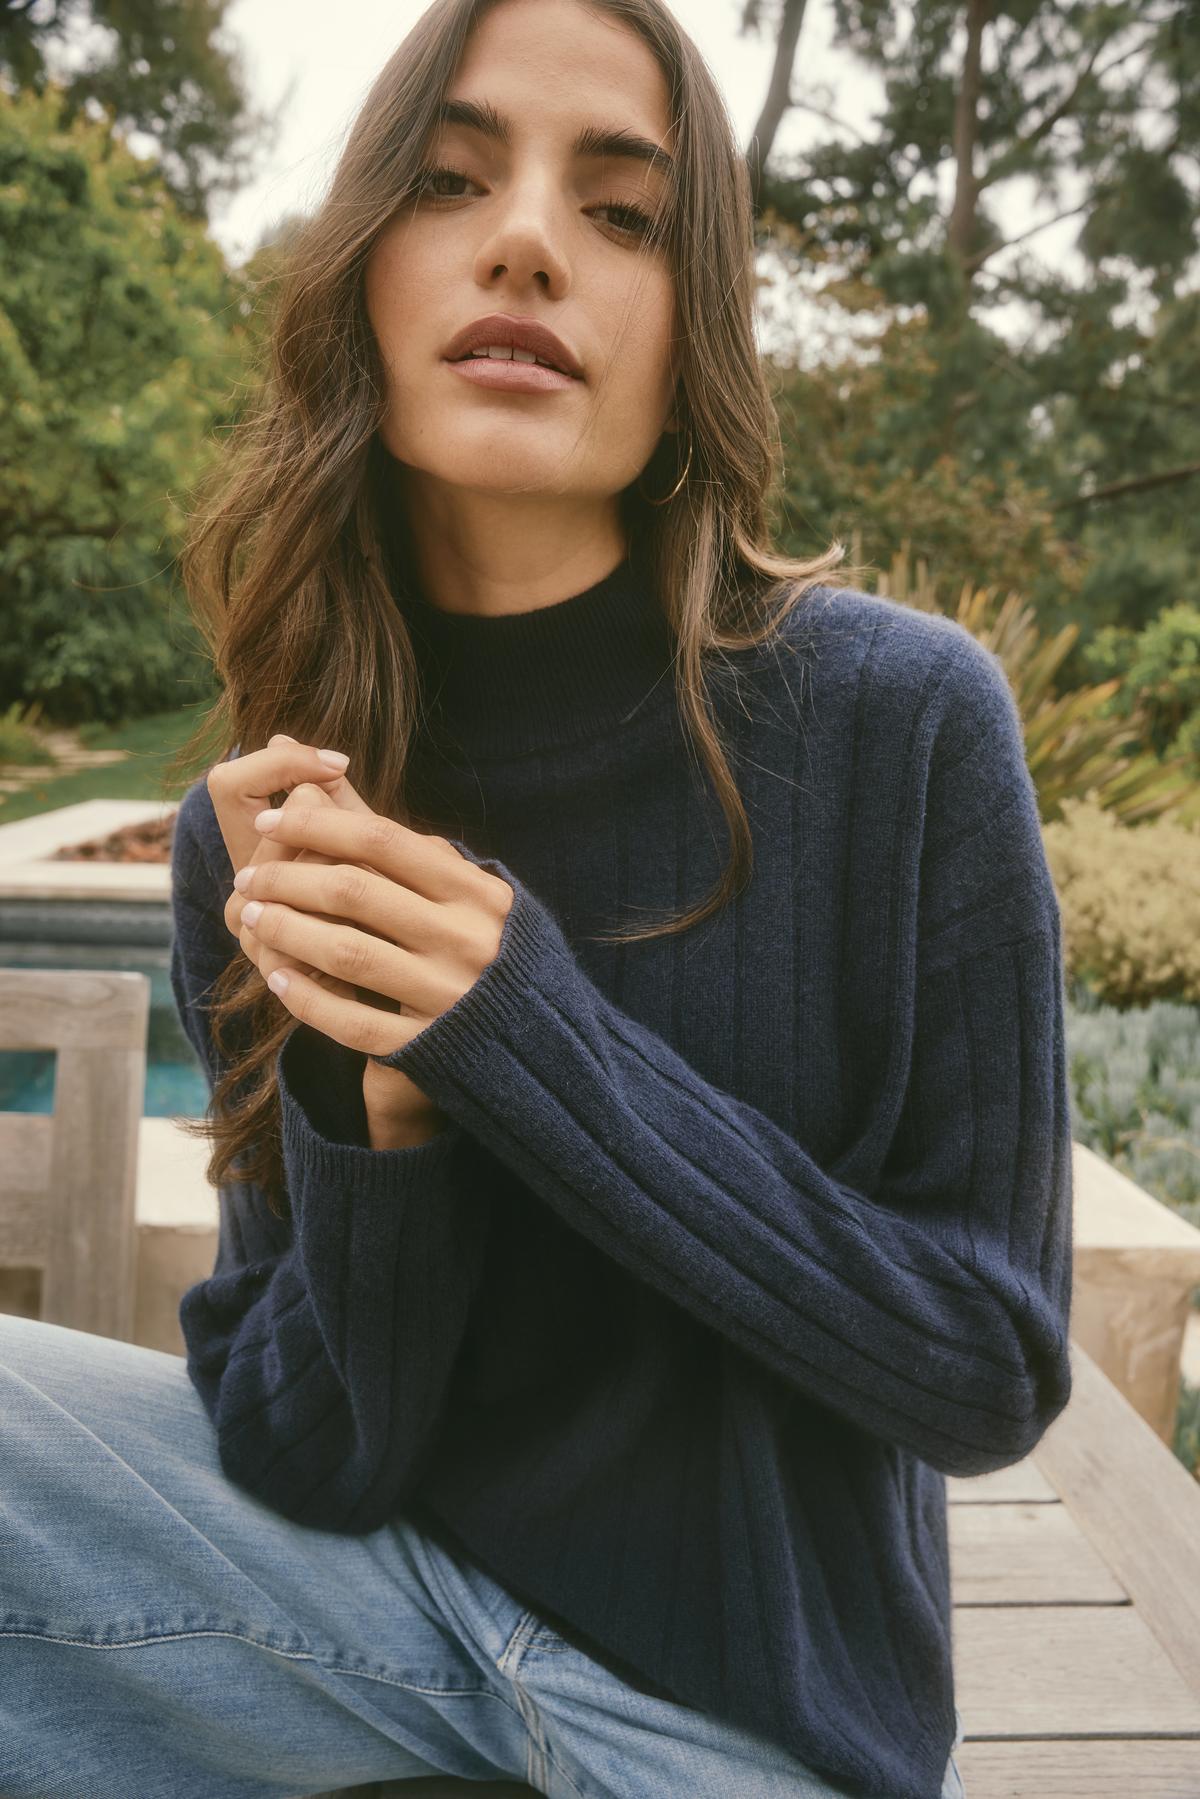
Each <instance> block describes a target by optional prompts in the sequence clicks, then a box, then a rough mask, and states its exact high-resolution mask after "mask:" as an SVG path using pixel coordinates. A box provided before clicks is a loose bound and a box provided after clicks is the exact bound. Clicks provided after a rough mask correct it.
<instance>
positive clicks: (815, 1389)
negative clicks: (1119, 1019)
mask: <svg viewBox="0 0 1200 1799" xmlns="http://www.w3.org/2000/svg"><path fill="white" fill-rule="evenodd" d="M962 637H963V638H964V639H965V638H966V633H962ZM957 641H958V640H957V639H956V643H957ZM943 694H944V703H943V708H942V713H941V716H940V722H939V726H938V732H937V739H936V742H935V745H934V748H933V751H932V753H931V755H930V757H929V763H928V786H927V793H926V806H925V809H924V816H925V836H924V838H923V847H922V858H921V878H920V885H921V891H920V901H919V929H918V930H917V932H916V933H915V942H914V944H913V946H912V959H913V962H914V964H915V966H913V967H910V969H909V978H908V983H907V985H908V991H909V993H910V994H911V995H912V996H913V997H912V1005H911V1011H912V1016H911V1019H910V1020H909V1026H908V1040H907V1054H908V1069H907V1075H906V1079H905V1081H904V1083H903V1087H902V1093H903V1101H902V1105H901V1106H900V1107H899V1110H898V1116H897V1118H896V1121H895V1129H894V1133H893V1136H892V1139H891V1144H890V1149H889V1152H888V1154H887V1156H886V1157H885V1158H884V1161H883V1164H882V1166H881V1168H880V1171H879V1177H878V1179H877V1180H875V1181H874V1182H873V1183H872V1187H871V1190H870V1191H861V1190H859V1189H858V1188H856V1187H855V1186H852V1185H849V1184H847V1183H846V1182H845V1181H843V1180H839V1179H838V1178H837V1175H836V1174H835V1173H834V1172H833V1171H832V1170H831V1169H828V1168H824V1167H821V1166H819V1165H818V1163H817V1162H816V1161H815V1160H814V1158H813V1157H812V1156H811V1155H810V1154H809V1153H808V1152H807V1151H806V1149H805V1146H804V1145H803V1144H802V1143H800V1142H797V1141H795V1140H794V1139H793V1138H792V1137H791V1136H790V1135H789V1134H788V1133H787V1132H785V1131H784V1130H782V1129H780V1128H779V1127H778V1126H777V1125H776V1124H775V1123H774V1122H773V1121H772V1120H771V1119H770V1118H768V1117H767V1116H766V1115H765V1114H764V1113H763V1112H762V1111H760V1110H758V1109H757V1108H756V1107H755V1106H753V1105H751V1104H748V1103H745V1102H744V1101H742V1100H740V1099H738V1098H736V1097H734V1096H732V1095H730V1094H729V1093H727V1092H724V1091H721V1090H719V1089H718V1088H716V1087H714V1086H713V1085H712V1084H710V1083H709V1082H708V1081H706V1080H705V1079H703V1078H702V1077H701V1076H700V1075H699V1074H698V1073H697V1071H696V1070H695V1069H694V1068H693V1067H692V1066H691V1065H690V1064H689V1063H688V1062H687V1061H686V1060H685V1059H684V1058H683V1057H682V1056H680V1055H679V1054H678V1053H677V1052H676V1051H675V1049H674V1048H673V1047H672V1046H671V1044H670V1043H668V1042H667V1041H666V1040H665V1039H664V1038H663V1037H661V1036H660V1035H658V1034H656V1033H654V1032H652V1031H651V1030H649V1029H647V1028H646V1027H645V1026H643V1025H642V1024H641V1023H640V1022H639V1021H638V1020H637V1019H635V1018H634V1017H632V1016H630V1015H629V1014H628V1013H627V1012H625V1011H623V1010H621V1009H619V1008H618V1007H617V1006H615V1005H614V1004H612V1003H611V1002H610V1001H609V1000H608V998H607V997H606V996H605V995H604V994H603V993H602V992H601V991H600V990H599V989H598V988H597V987H596V985H595V984H594V983H593V982H592V981H591V980H590V979H589V977H588V976H587V975H586V974H585V972H584V971H583V970H582V969H581V967H580V965H579V963H578V961H577V960H576V958H575V956H574V955H573V953H572V950H571V948H570V946H569V944H568V943H567V941H566V940H565V938H564V936H563V934H562V932H561V930H560V929H559V927H558V924H557V922H556V920H555V918H554V917H553V916H552V915H551V913H550V912H549V910H548V909H547V908H546V906H544V905H543V904H542V902H541V901H540V900H539V899H538V898H537V897H536V895H535V894H534V893H533V892H532V891H531V890H530V889H529V888H528V887H527V886H526V885H524V884H523V883H522V882H521V881H520V880H519V879H518V878H517V877H516V876H515V875H514V874H513V873H512V871H511V870H510V869H508V868H507V867H506V866H505V865H504V864H503V863H502V862H500V861H498V860H496V859H495V858H484V857H480V856H475V855H473V853H472V852H470V851H467V850H465V847H464V845H462V844H461V843H460V844H459V845H457V847H458V848H460V850H464V853H466V854H468V855H471V856H472V859H473V860H475V861H477V862H479V863H480V864H481V865H482V866H485V867H487V868H489V869H491V870H492V871H493V872H494V873H498V874H500V875H501V876H503V878H504V879H505V880H507V881H508V882H509V884H510V885H511V886H512V888H513V890H514V895H515V898H514V903H513V906H512V908H511V911H510V913H509V915H508V918H507V920H506V921H505V926H504V932H503V936H502V939H501V943H500V947H499V951H498V954H497V956H496V957H495V959H494V960H493V962H492V963H491V964H490V965H489V966H488V967H487V968H486V969H485V970H484V971H483V973H482V975H481V976H480V978H479V979H478V980H477V982H476V983H475V985H474V986H473V987H472V988H471V989H470V991H469V992H467V993H466V994H464V995H463V996H462V997H461V998H460V999H459V1000H458V1001H457V1002H456V1003H455V1004H454V1005H453V1006H452V1007H450V1008H449V1009H448V1010H447V1011H446V1012H445V1013H443V1014H442V1015H441V1016H440V1017H439V1018H437V1019H435V1020H434V1021H433V1022H432V1023H431V1024H430V1025H428V1026H426V1027H425V1029H424V1030H423V1031H421V1032H420V1033H419V1034H418V1035H417V1036H416V1037H415V1038H413V1039H412V1040H411V1042H409V1043H408V1044H406V1045H405V1046H404V1047H403V1048H402V1049H401V1050H398V1051H396V1052H394V1053H393V1054H392V1055H391V1056H389V1057H386V1058H382V1060H384V1061H386V1062H387V1063H388V1064H390V1065H393V1066H396V1067H398V1068H402V1069H403V1070H404V1071H405V1072H406V1073H408V1074H409V1075H410V1076H411V1077H412V1078H413V1079H414V1080H416V1081H418V1082H419V1084H420V1085H421V1086H422V1087H423V1088H424V1089H425V1091H426V1092H428V1093H429V1094H430V1096H431V1097H432V1098H433V1100H434V1101H435V1102H436V1104H438V1105H439V1106H440V1107H441V1108H442V1109H443V1110H444V1111H446V1112H447V1113H448V1114H449V1115H450V1116H451V1117H452V1118H455V1119H457V1120H459V1121H460V1122H462V1123H463V1124H464V1125H465V1126H466V1128H467V1129H468V1130H470V1131H471V1132H472V1133H473V1134H474V1135H475V1136H476V1137H478V1139H479V1140H480V1141H481V1142H482V1143H484V1144H486V1145H487V1146H488V1147H489V1148H490V1149H491V1150H492V1151H493V1152H494V1154H495V1155H496V1156H497V1157H498V1158H499V1159H500V1160H502V1161H503V1162H504V1163H506V1164H507V1165H508V1167H510V1168H511V1169H512V1170H514V1171H515V1172H516V1173H517V1174H518V1175H519V1176H520V1177H521V1178H522V1179H523V1180H524V1181H525V1182H526V1183H527V1184H528V1186H529V1187H530V1188H531V1189H533V1191H534V1192H535V1193H537V1194H538V1195H539V1196H540V1197H541V1198H542V1199H544V1200H545V1201H546V1202H547V1203H548V1204H549V1205H550V1206H552V1207H553V1208H554V1209H555V1211H556V1212H558V1213H559V1214H560V1216H561V1217H562V1218H563V1219H564V1220H565V1221H566V1222H567V1223H568V1224H569V1225H570V1226H571V1227H572V1228H573V1229H574V1230H576V1231H578V1232H579V1233H581V1234H582V1235H583V1236H585V1237H586V1238H588V1239H590V1241H591V1242H593V1243H594V1244H596V1245H597V1246H598V1247H599V1248H600V1249H601V1250H602V1251H603V1252H604V1253H605V1255H606V1256H608V1257H611V1258H612V1259H613V1260H614V1261H615V1262H617V1263H619V1264H621V1265H622V1266H623V1267H624V1268H626V1269H628V1270H630V1271H631V1272H632V1273H633V1274H634V1275H636V1276H637V1277H638V1278H639V1279H640V1280H642V1281H644V1282H647V1283H649V1284H650V1285H652V1286H653V1287H655V1288H656V1289H658V1291H659V1292H661V1293H662V1294H664V1295H666V1297H667V1298H669V1299H670V1300H672V1301H673V1302H674V1303H675V1304H677V1305H679V1306H681V1307H683V1308H685V1309H686V1310H687V1311H688V1312H689V1313H690V1314H692V1315H693V1316H694V1317H696V1318H698V1319H700V1320H701V1321H702V1322H703V1323H704V1324H705V1325H707V1326H709V1327H710V1328H711V1329H712V1330H713V1331H715V1332H718V1333H720V1334H722V1335H723V1336H724V1337H725V1338H727V1339H728V1340H729V1341H730V1342H732V1343H733V1344H736V1345H737V1346H738V1347H739V1348H740V1349H741V1350H743V1351H744V1352H745V1353H746V1354H747V1355H748V1356H750V1357H752V1358H754V1359H756V1360H757V1361H758V1362H759V1363H760V1364H762V1365H763V1366H764V1367H766V1368H767V1369H769V1370H770V1371H771V1372H772V1373H773V1374H774V1375H776V1376H777V1377H778V1378H779V1379H780V1380H781V1381H783V1382H785V1383H787V1384H788V1385H789V1386H791V1387H792V1388H794V1389H795V1390H796V1391H798V1392H801V1393H803V1394H805V1395H807V1396H810V1397H813V1398H816V1399H817V1400H819V1401H821V1402H822V1403H824V1404H825V1405H826V1406H828V1407H830V1408H832V1409H833V1410H834V1411H836V1412H838V1413H840V1414H841V1415H843V1416H844V1417H846V1418H848V1419H850V1420H851V1421H853V1422H854V1423H856V1424H857V1425H859V1426H861V1427H862V1428H863V1429H864V1430H866V1431H869V1432H871V1433H873V1434H874V1435H876V1436H877V1437H880V1438H883V1439H885V1440H887V1441H890V1442H892V1443H895V1444H898V1445H901V1446H903V1447H906V1448H908V1449H910V1450H911V1451H913V1452H914V1453H916V1454H917V1455H918V1456H920V1457H921V1458H923V1459H924V1460H926V1461H927V1462H929V1463H931V1464H932V1465H933V1466H934V1467H936V1468H937V1469H939V1470H941V1471H942V1472H944V1473H947V1474H956V1475H972V1474H978V1473H983V1472H987V1471H990V1470H993V1469H997V1468H1001V1467H1004V1466H1006V1465H1008V1464H1010V1463H1013V1462H1015V1461H1018V1460H1019V1459H1021V1458H1022V1457H1023V1456H1024V1455H1026V1454H1027V1453H1028V1452H1029V1450H1030V1449H1031V1448H1032V1447H1033V1446H1034V1444H1036V1442H1037V1441H1038V1439H1039V1438H1040V1436H1041V1435H1042V1433H1043V1432H1044V1430H1045V1429H1046V1427H1047V1426H1048V1424H1049V1423H1050V1422H1051V1421H1052V1420H1053V1419H1054V1418H1055V1417H1056V1416H1057V1414H1058V1413H1059V1412H1060V1411H1061V1410H1062V1408H1063V1407H1064V1406H1065V1404H1066V1402H1067V1399H1068V1397H1069V1393H1070V1368H1069V1357H1068V1311H1069V1303H1070V1229H1071V1186H1070V1167H1071V1163H1070V1123H1069V1109H1068V1101H1067V1085H1066V1068H1065V1054H1064V1045H1063V994H1062V976H1061V961H1060V947H1061V937H1060V923H1059V915H1058V908H1057V903H1056V900H1055V897H1054V893H1053V888H1052V885H1051V882H1050V876H1049V871H1048V868H1047V866H1046V862H1045V856H1044V851H1043V848H1042V842H1041V836H1040V827H1039V823H1038V817H1037V809H1036V796H1035V794H1034V790H1033V786H1032V782H1031V780H1030V778H1029V774H1028V771H1027V768H1026V765H1025V759H1024V749H1023V743H1022V739H1021V734H1020V724H1019V718H1018V716H1017V713H1016V708H1015V704H1014V702H1013V700H1012V696H1011V692H1010V691H1009V689H1008V686H1007V682H1006V680H1005V677H1004V675H1003V671H1002V669H1001V667H1000V665H999V663H998V662H996V661H995V659H994V658H992V657H991V656H990V654H989V653H987V652H984V651H983V649H982V647H981V646H979V645H977V644H975V643H974V641H973V640H970V647H969V649H967V648H964V647H963V646H962V645H961V644H960V645H959V646H958V656H957V659H956V660H955V662H954V665H953V668H952V671H951V674H950V675H949V676H948V677H947V678H946V679H945V681H944V682H943Z"/></svg>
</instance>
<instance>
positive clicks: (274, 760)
mask: <svg viewBox="0 0 1200 1799" xmlns="http://www.w3.org/2000/svg"><path fill="white" fill-rule="evenodd" d="M325 753H326V754H329V755H336V754H338V752H336V751H332V750H331V751H327V752H325ZM345 767H346V764H345V763H343V765H342V767H341V768H331V767H329V765H328V764H327V763H326V762H323V761H322V759H321V752H320V751H318V750H315V749H310V748H309V747H308V745H307V744H303V743H297V742H296V739H295V738H294V737H287V736H285V735H284V733H283V732H282V731H277V732H276V733H275V735H274V736H273V737H272V738H271V739H270V741H269V742H268V744H267V747H266V748H265V749H262V750H253V751H252V752H251V753H250V754H249V755H246V756H235V757H234V759H233V761H232V762H218V763H216V764H215V766H214V767H212V768H210V769H209V771H208V777H207V779H208V792H209V797H210V799H211V800H212V803H213V811H214V812H215V813H216V815H217V823H218V825H220V827H221V835H222V837H223V838H224V839H225V848H226V849H227V850H228V852H229V863H230V866H231V867H232V868H242V867H243V866H244V865H245V864H246V863H247V862H249V861H250V859H251V857H252V856H253V855H254V852H255V851H256V850H257V849H259V848H260V847H261V843H262V839H261V837H260V835H259V833H258V832H257V831H256V830H255V829H254V815H255V813H256V812H261V810H262V808H263V807H264V806H269V805H270V804H271V795H272V794H273V793H289V792H290V791H291V790H292V788H294V787H296V786H298V785H299V783H300V782H301V781H312V782H314V783H315V784H316V785H317V786H319V787H321V788H322V789H323V790H324V791H325V792H327V793H328V794H329V797H330V798H331V799H332V800H333V801H334V803H335V804H336V805H339V806H347V807H350V808H353V809H356V810H358V811H364V812H365V811H367V810H368V807H367V803H366V801H365V800H363V799H360V798H359V796H358V794H357V793H355V791H354V789H353V787H351V785H350V783H349V781H348V780H347V779H346V776H345ZM240 914H241V909H240V907H239V909H238V915H239V917H240Z"/></svg>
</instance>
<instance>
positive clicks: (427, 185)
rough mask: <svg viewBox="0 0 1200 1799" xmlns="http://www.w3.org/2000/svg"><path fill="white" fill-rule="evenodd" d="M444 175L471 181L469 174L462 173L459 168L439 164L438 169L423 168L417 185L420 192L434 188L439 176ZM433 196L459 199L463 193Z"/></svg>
mask: <svg viewBox="0 0 1200 1799" xmlns="http://www.w3.org/2000/svg"><path fill="white" fill-rule="evenodd" d="M442 175H448V176H449V178H450V180H451V181H469V180H470V176H469V175H463V174H461V173H460V172H459V170H458V169H448V168H445V167H442V166H439V167H438V168H436V169H422V171H421V173H420V174H419V175H418V176H417V182H416V185H417V190H418V192H420V193H423V194H424V193H429V192H430V191H431V190H432V188H433V185H434V183H435V182H436V181H437V179H438V177H439V176H442ZM433 197H434V199H435V200H457V199H460V198H461V195H459V194H434V196H433Z"/></svg>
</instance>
